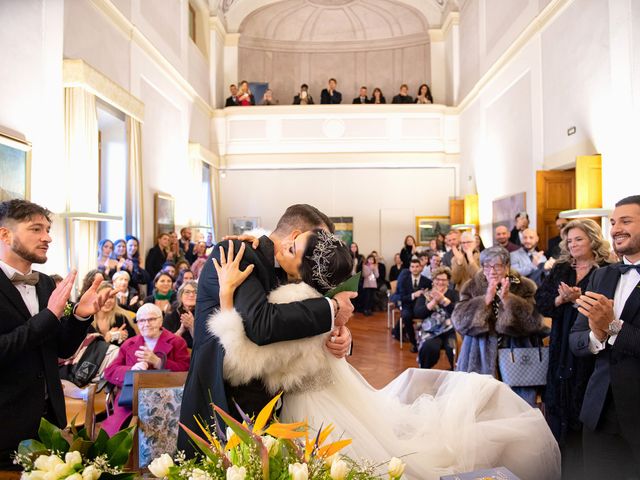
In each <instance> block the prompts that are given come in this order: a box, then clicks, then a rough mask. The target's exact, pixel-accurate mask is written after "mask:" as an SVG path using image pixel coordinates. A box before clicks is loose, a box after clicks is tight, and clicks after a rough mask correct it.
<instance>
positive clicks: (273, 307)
mask: <svg viewBox="0 0 640 480" xmlns="http://www.w3.org/2000/svg"><path fill="white" fill-rule="evenodd" d="M234 245H235V252H237V251H238V249H239V247H240V245H241V244H240V242H238V241H235V242H234ZM219 246H222V247H223V248H224V250H225V251H226V250H227V248H228V242H222V243H221V244H219V245H216V247H215V248H214V249H213V251H212V252H211V255H209V258H208V260H207V263H206V264H205V266H204V268H203V269H202V272H201V274H200V277H199V279H198V297H197V303H196V317H195V326H194V340H193V352H192V354H191V365H190V367H189V374H188V376H187V381H186V384H185V387H184V397H183V400H182V407H181V410H180V421H181V422H182V423H184V424H185V425H186V426H187V427H189V428H190V429H191V430H193V431H195V432H196V433H199V432H200V429H199V427H198V426H197V424H196V422H195V420H194V416H196V417H198V418H202V419H203V420H204V421H205V423H206V424H211V415H212V408H211V402H213V403H215V404H216V405H217V406H219V407H220V408H222V409H224V410H225V411H227V412H229V413H230V414H232V415H234V416H235V417H236V418H239V416H238V412H237V411H236V408H235V406H234V405H233V403H232V401H231V400H232V399H233V400H235V401H236V402H237V403H238V404H239V405H240V407H241V408H242V409H243V411H244V412H246V413H247V414H249V415H251V414H252V413H255V414H257V413H258V412H259V411H260V410H261V409H262V407H264V405H265V404H266V403H267V402H268V401H269V400H270V397H269V395H268V394H267V393H266V391H265V389H264V386H263V385H262V382H260V381H254V382H252V383H251V384H249V385H242V386H240V387H231V386H230V385H228V384H226V383H225V382H224V377H223V370H222V366H223V362H224V348H223V347H222V346H221V345H220V344H219V342H218V340H217V338H216V337H215V336H214V335H213V334H211V333H210V332H209V331H208V329H207V320H208V318H209V316H210V315H211V314H212V313H214V310H215V309H217V308H218V307H219V306H220V296H219V283H218V274H217V272H216V270H215V267H214V265H213V261H212V260H211V259H212V258H216V259H217V260H218V261H219V260H220V251H219V248H218V247H219ZM249 264H253V265H254V269H253V272H252V273H251V275H249V277H248V278H247V279H246V280H245V281H244V283H242V285H240V286H239V287H238V288H237V290H236V292H235V294H234V307H235V309H236V310H237V311H238V313H240V315H241V316H242V318H243V320H244V328H245V331H246V333H247V337H249V339H250V340H251V341H253V342H254V343H256V344H258V345H267V344H270V343H275V342H281V341H284V340H296V339H299V338H305V337H310V336H313V335H319V334H321V333H325V332H328V331H329V330H330V329H331V325H332V319H331V307H330V306H329V302H327V300H326V299H325V298H314V299H309V300H304V301H302V302H294V303H289V304H270V303H268V302H267V295H268V294H269V292H270V291H271V290H273V289H274V288H275V287H277V286H278V283H279V282H280V281H286V274H284V272H283V271H282V270H281V269H276V268H275V262H274V246H273V242H272V241H271V240H270V239H269V238H268V237H266V236H263V237H261V238H260V245H259V246H258V248H257V249H256V250H253V249H252V248H251V247H250V246H247V248H246V250H245V252H244V257H243V259H242V262H241V265H240V267H241V269H243V270H244V269H245V268H246V267H247V265H249ZM178 449H179V450H184V451H185V452H187V455H188V456H192V452H193V449H192V447H191V445H190V442H189V439H188V437H187V436H186V435H185V434H184V432H183V431H182V430H181V431H180V433H179V436H178Z"/></svg>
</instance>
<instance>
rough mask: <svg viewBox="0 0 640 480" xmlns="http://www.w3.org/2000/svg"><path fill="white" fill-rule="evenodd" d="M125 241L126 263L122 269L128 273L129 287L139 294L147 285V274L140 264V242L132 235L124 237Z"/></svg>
mask: <svg viewBox="0 0 640 480" xmlns="http://www.w3.org/2000/svg"><path fill="white" fill-rule="evenodd" d="M125 240H126V241H127V261H126V262H125V264H124V269H125V270H126V271H127V272H129V276H130V277H131V278H130V280H129V285H131V286H132V287H133V288H135V289H137V290H138V294H140V290H141V287H142V286H143V285H146V284H147V283H149V274H148V273H147V271H146V270H145V269H144V267H143V266H142V264H141V263H140V242H139V240H138V239H137V238H136V237H134V236H133V235H127V236H126V237H125Z"/></svg>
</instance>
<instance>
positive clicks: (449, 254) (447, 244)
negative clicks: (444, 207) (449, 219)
mask: <svg viewBox="0 0 640 480" xmlns="http://www.w3.org/2000/svg"><path fill="white" fill-rule="evenodd" d="M459 246H460V231H459V230H449V231H448V232H447V235H446V236H445V237H444V248H445V250H446V252H445V254H444V255H443V256H442V265H444V266H445V267H449V268H451V266H452V265H451V261H452V260H453V249H454V248H458V247H459Z"/></svg>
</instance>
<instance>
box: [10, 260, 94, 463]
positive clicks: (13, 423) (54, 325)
mask: <svg viewBox="0 0 640 480" xmlns="http://www.w3.org/2000/svg"><path fill="white" fill-rule="evenodd" d="M35 287H36V296H37V297H38V307H39V313H37V314H36V315H33V316H32V315H31V313H30V312H29V310H28V309H27V306H26V305H25V303H24V300H23V299H22V296H21V295H20V292H19V291H18V289H17V288H16V287H15V286H14V285H13V284H12V283H11V280H9V279H8V278H7V276H6V275H5V274H4V272H3V271H2V270H1V269H0V412H2V428H0V470H2V469H4V468H11V460H10V458H9V455H10V454H11V453H12V452H13V451H14V450H17V447H18V443H19V442H20V441H21V440H26V439H29V438H36V436H37V433H38V426H39V425H40V418H41V417H42V416H44V415H45V414H46V417H47V419H48V420H49V421H51V422H53V423H55V424H56V425H58V426H59V427H64V426H65V425H66V424H67V417H66V414H65V407H64V395H63V392H62V384H61V383H60V375H59V374H58V357H61V358H67V357H70V356H71V355H73V353H74V352H75V350H76V348H78V346H79V345H80V343H81V342H82V340H83V339H84V337H85V335H86V332H87V328H88V327H89V325H91V322H90V321H86V322H81V321H79V320H77V319H76V318H75V317H74V316H73V315H71V316H69V317H62V318H61V319H60V320H58V318H56V316H55V315H54V314H53V312H51V311H50V310H49V309H47V304H48V302H49V297H50V296H51V292H53V290H54V289H55V287H56V285H55V282H54V281H53V279H51V277H49V276H47V275H44V274H42V273H41V274H40V276H39V279H38V283H37V284H36V286H35ZM45 393H46V398H45Z"/></svg>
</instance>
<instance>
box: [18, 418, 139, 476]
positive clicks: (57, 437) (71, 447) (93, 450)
mask: <svg viewBox="0 0 640 480" xmlns="http://www.w3.org/2000/svg"><path fill="white" fill-rule="evenodd" d="M134 428H135V427H131V428H127V429H125V430H122V431H121V432H118V433H117V434H116V435H114V436H113V437H111V438H109V436H108V435H107V433H106V432H105V431H104V430H100V432H99V433H98V436H97V437H96V439H95V440H91V439H90V438H89V435H88V433H87V431H86V430H85V429H84V428H83V429H81V430H80V431H78V430H77V429H76V428H75V426H74V424H73V423H72V424H71V427H70V428H69V429H68V430H67V429H65V430H62V429H60V428H58V427H56V426H55V425H53V424H51V423H50V422H48V421H47V420H45V419H44V418H43V419H41V420H40V428H39V429H38V437H39V439H38V440H24V441H22V442H20V445H19V446H18V451H17V452H16V454H15V455H14V463H15V464H17V465H20V466H21V467H22V468H23V469H24V472H23V474H22V479H23V480H58V479H67V480H97V479H98V478H100V479H102V480H109V479H111V480H115V479H118V480H125V479H132V478H133V474H132V473H130V472H124V471H123V466H124V464H125V463H127V460H128V459H129V452H130V451H131V446H132V445H133V430H134Z"/></svg>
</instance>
